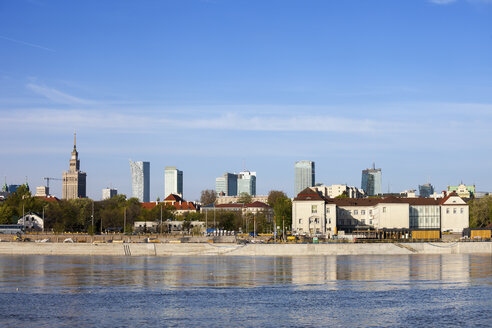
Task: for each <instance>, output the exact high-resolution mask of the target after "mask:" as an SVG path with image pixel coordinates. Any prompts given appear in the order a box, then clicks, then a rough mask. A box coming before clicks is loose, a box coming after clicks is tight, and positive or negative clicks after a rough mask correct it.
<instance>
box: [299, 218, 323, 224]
mask: <svg viewBox="0 0 492 328" xmlns="http://www.w3.org/2000/svg"><path fill="white" fill-rule="evenodd" d="M308 220H309V224H311V223H314V224H319V223H320V219H319V218H314V219H313V218H309V219H308ZM299 224H302V219H299ZM325 224H331V218H329V219H325Z"/></svg>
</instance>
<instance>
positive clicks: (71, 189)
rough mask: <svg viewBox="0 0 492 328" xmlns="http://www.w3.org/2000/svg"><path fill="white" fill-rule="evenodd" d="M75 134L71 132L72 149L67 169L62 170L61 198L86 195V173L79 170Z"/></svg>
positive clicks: (74, 197)
mask: <svg viewBox="0 0 492 328" xmlns="http://www.w3.org/2000/svg"><path fill="white" fill-rule="evenodd" d="M76 136H77V134H76V133H75V132H74V133H73V150H72V156H71V157H70V162H69V169H68V171H67V172H63V195H62V198H63V199H76V198H85V197H86V178H87V174H86V173H85V172H81V171H80V160H79V153H78V152H77V143H76V140H77V139H76Z"/></svg>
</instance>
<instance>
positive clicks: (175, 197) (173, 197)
mask: <svg viewBox="0 0 492 328" xmlns="http://www.w3.org/2000/svg"><path fill="white" fill-rule="evenodd" d="M164 201H166V202H169V201H174V202H182V201H183V198H181V197H180V196H179V195H175V194H170V195H169V196H167V197H166V199H164Z"/></svg>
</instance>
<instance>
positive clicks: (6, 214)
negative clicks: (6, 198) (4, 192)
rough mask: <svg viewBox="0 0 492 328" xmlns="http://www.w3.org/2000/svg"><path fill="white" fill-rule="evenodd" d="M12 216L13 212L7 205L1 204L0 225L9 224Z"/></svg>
mask: <svg viewBox="0 0 492 328" xmlns="http://www.w3.org/2000/svg"><path fill="white" fill-rule="evenodd" d="M13 216H14V211H13V210H12V208H11V207H10V206H9V205H7V204H2V205H1V206H0V224H9V223H11V222H12V221H11V220H12V217H13Z"/></svg>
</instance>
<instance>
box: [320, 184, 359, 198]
mask: <svg viewBox="0 0 492 328" xmlns="http://www.w3.org/2000/svg"><path fill="white" fill-rule="evenodd" d="M311 189H313V190H316V191H318V192H320V193H321V194H322V195H323V196H324V197H328V198H335V197H338V196H341V195H343V194H345V195H347V197H348V198H362V197H364V196H365V193H364V190H359V189H358V188H357V187H353V186H347V185H345V184H341V185H331V186H326V185H316V186H314V187H311Z"/></svg>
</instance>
